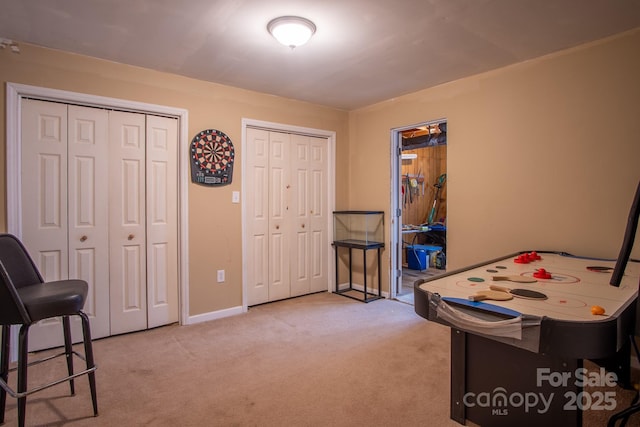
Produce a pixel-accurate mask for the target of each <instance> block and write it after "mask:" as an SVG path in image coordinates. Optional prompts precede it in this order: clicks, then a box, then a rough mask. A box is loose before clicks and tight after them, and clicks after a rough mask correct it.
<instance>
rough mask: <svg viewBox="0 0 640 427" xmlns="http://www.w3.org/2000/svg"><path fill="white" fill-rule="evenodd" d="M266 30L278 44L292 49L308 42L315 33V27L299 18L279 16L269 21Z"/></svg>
mask: <svg viewBox="0 0 640 427" xmlns="http://www.w3.org/2000/svg"><path fill="white" fill-rule="evenodd" d="M267 30H268V31H269V33H271V35H272V36H273V37H275V39H276V40H278V41H279V42H280V43H282V44H283V45H285V46H289V47H290V48H291V49H293V48H295V47H298V46H301V45H303V44H305V43H306V42H308V41H309V39H310V38H311V36H312V35H313V33H315V32H316V26H315V24H314V23H313V22H311V21H309V20H308V19H305V18H301V17H299V16H281V17H279V18H276V19H273V20H271V21H270V22H269V23H268V24H267Z"/></svg>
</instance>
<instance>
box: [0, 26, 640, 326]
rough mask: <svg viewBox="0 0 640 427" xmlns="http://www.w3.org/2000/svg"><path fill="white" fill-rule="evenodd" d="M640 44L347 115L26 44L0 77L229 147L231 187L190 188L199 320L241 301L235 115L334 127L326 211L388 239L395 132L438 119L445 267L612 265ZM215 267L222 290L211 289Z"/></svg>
mask: <svg viewBox="0 0 640 427" xmlns="http://www.w3.org/2000/svg"><path fill="white" fill-rule="evenodd" d="M638 46H640V30H637V31H634V32H631V33H627V34H625V35H623V36H620V37H617V38H613V39H608V40H603V41H601V42H598V43H594V44H590V45H587V46H582V47H580V48H576V49H572V50H569V51H566V52H562V53H559V54H555V55H551V56H547V57H544V58H540V59H537V60H534V61H528V62H525V63H521V64H518V65H515V66H511V67H507V68H504V69H501V70H497V71H494V72H490V73H486V74H482V75H478V76H474V77H471V78H468V79H463V80H459V81H455V82H452V83H449V84H445V85H441V86H438V87H435V88H432V89H428V90H424V91H420V92H416V93H413V94H410V95H407V96H403V97H399V98H396V99H393V100H389V101H387V102H383V103H380V104H377V105H373V106H370V107H367V108H363V109H360V110H357V111H353V112H350V113H345V112H342V111H337V110H332V109H328V108H323V107H319V106H314V105H311V104H306V103H302V102H297V101H292V100H287V99H283V98H278V97H274V96H270V95H265V94H258V93H255V92H251V91H246V90H242V89H236V88H231V87H227V86H222V85H217V84H210V83H205V82H201V81H196V80H192V79H187V78H184V77H180V76H175V75H170V74H165V73H159V72H154V71H150V70H145V69H140V68H136V67H129V66H125V65H121V64H115V63H110V62H105V61H100V60H96V59H92V58H87V57H81V56H77V55H70V54H66V53H61V52H57V51H53V50H47V49H41V48H37V47H33V46H29V45H22V44H21V53H20V54H19V55H15V54H12V53H11V52H9V51H7V50H3V51H0V81H2V82H16V83H23V84H29V85H35V86H42V87H48V88H55V89H63V90H68V91H73V92H81V93H88V94H95V95H101V96H108V97H113V98H122V99H129V100H134V101H140V102H147V103H154V104H163V105H169V106H172V107H179V108H184V109H187V110H188V111H189V135H190V136H193V135H195V134H196V133H197V132H198V131H200V130H202V129H207V128H216V129H220V130H222V131H223V132H225V133H226V134H227V135H229V136H230V137H231V139H232V141H233V142H234V145H235V147H236V150H237V155H238V157H237V159H236V167H235V170H234V182H233V184H232V185H231V186H227V187H220V188H215V189H213V188H204V187H200V186H196V185H193V184H190V185H189V212H190V213H189V230H190V233H189V234H190V235H189V239H190V240H189V242H190V243H189V251H190V267H189V274H190V292H191V293H190V311H191V312H190V314H191V315H196V314H200V313H208V312H213V311H217V310H222V309H225V308H230V307H236V306H238V305H240V304H241V303H242V295H241V292H242V277H241V273H242V266H241V258H242V250H241V233H242V230H241V218H240V214H241V207H240V205H237V204H231V202H230V201H231V192H232V191H234V190H235V191H239V190H240V189H241V173H242V171H241V170H240V167H239V165H240V163H241V156H242V153H241V152H240V150H239V148H240V142H241V119H242V118H251V119H256V120H264V121H272V122H278V123H285V124H290V125H297V126H305V127H312V128H318V129H326V130H331V131H335V132H336V134H337V147H336V148H337V152H336V171H337V176H336V192H337V194H336V208H338V209H372V210H384V211H385V212H386V218H387V228H389V224H390V222H391V221H389V218H390V217H389V207H390V203H391V202H390V194H391V193H390V152H391V148H390V147H391V146H390V130H391V129H392V128H395V127H401V126H406V125H410V124H414V123H419V122H423V121H428V120H434V119H440V118H446V119H447V122H448V153H447V158H448V165H447V184H446V185H447V195H448V207H447V210H448V215H449V216H448V227H449V233H448V237H449V241H448V251H449V254H448V256H449V257H448V261H449V267H450V268H457V267H461V266H464V265H466V264H469V263H472V262H476V261H482V260H486V259H488V258H490V257H494V256H500V255H503V254H506V253H508V252H511V251H516V250H521V249H549V250H562V251H567V252H573V253H575V254H580V255H590V256H602V257H615V256H616V255H617V252H618V249H619V244H620V239H621V237H622V233H623V230H624V227H625V225H626V219H627V213H628V209H629V205H630V203H631V198H632V196H633V192H634V191H635V187H636V185H637V183H638V180H639V179H640V168H639V167H638V165H637V163H638V161H640V140H639V138H640V77H639V76H640V49H638ZM399 78H401V76H400V77H399ZM4 91H5V87H4V84H3V86H2V92H1V96H2V99H4ZM0 114H2V117H4V116H5V111H4V102H3V103H1V104H0ZM4 126H5V122H4V121H2V122H1V126H0V133H1V134H2V135H3V138H2V141H3V146H4V135H5V128H4ZM3 148H4V147H3ZM183 149H188V147H183ZM0 153H1V154H0V156H2V158H1V159H0V165H2V166H0V167H2V168H4V165H5V160H4V149H3V150H0ZM0 180H1V181H0V182H1V188H2V191H3V195H4V196H3V197H1V198H0V203H1V204H2V209H0V216H1V217H0V226H2V227H4V229H6V206H5V204H6V190H5V182H6V180H5V174H4V173H3V174H1V175H0ZM203 230H207V232H206V233H203ZM212 235H214V236H215V237H216V239H217V240H216V241H217V242H219V244H218V245H216V246H213V247H212V246H211V245H210V236H212ZM386 239H387V243H389V240H388V239H389V233H388V232H387V233H386ZM387 248H388V246H387ZM390 253H391V251H389V250H388V249H387V250H385V252H384V254H383V270H384V272H383V288H384V289H388V276H389V275H388V266H389V256H390ZM638 253H640V247H639V248H638V249H636V250H635V251H634V256H636V257H639V255H636V254H638ZM222 268H224V269H225V270H226V271H227V282H226V284H224V285H217V284H214V283H213V282H214V281H215V277H214V276H215V270H217V269H222Z"/></svg>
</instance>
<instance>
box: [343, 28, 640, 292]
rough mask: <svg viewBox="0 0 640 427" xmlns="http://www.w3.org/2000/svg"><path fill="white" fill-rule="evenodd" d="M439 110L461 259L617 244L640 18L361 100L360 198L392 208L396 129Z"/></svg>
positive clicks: (626, 192)
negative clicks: (634, 23)
mask: <svg viewBox="0 0 640 427" xmlns="http://www.w3.org/2000/svg"><path fill="white" fill-rule="evenodd" d="M439 118H446V119H447V123H448V151H447V160H448V164H447V183H446V185H447V195H448V231H449V232H448V243H447V249H448V262H449V267H450V268H459V267H462V266H464V265H468V264H470V263H474V262H479V261H483V260H487V259H490V258H491V257H497V256H501V255H506V254H508V253H510V252H512V251H517V250H530V249H537V250H541V249H546V250H559V251H566V252H570V253H574V254H576V255H587V256H596V257H608V258H615V257H616V256H617V254H618V251H619V248H620V243H621V239H622V235H623V232H624V229H625V226H626V222H627V215H628V211H629V207H630V205H631V201H632V198H633V194H634V191H635V189H636V185H637V184H638V181H639V179H640V29H638V30H636V31H634V32H631V33H627V34H625V35H623V36H620V37H617V38H612V39H608V40H603V41H600V42H597V43H593V44H590V45H585V46H582V47H579V48H575V49H571V50H569V51H565V52H561V53H559V54H554V55H550V56H547V57H544V58H539V59H537V60H533V61H527V62H524V63H521V64H517V65H515V66H511V67H507V68H503V69H500V70H497V71H493V72H489V73H485V74H482V75H477V76H474V77H471V78H467V79H463V80H459V81H455V82H452V83H449V84H444V85H441V86H438V87H435V88H432V89H428V90H424V91H421V92H417V93H413V94H410V95H407V96H403V97H399V98H397V99H393V100H389V101H387V102H383V103H380V104H377V105H373V106H370V107H367V108H363V109H360V110H357V111H353V112H351V113H350V125H349V134H350V137H349V140H350V150H349V153H350V156H351V159H350V160H351V168H350V171H349V174H350V182H351V192H350V195H351V196H350V199H349V202H350V205H349V207H350V208H353V209H383V210H385V211H386V215H387V218H388V214H389V206H390V196H389V194H390V191H389V188H390V174H389V173H388V172H387V171H388V170H389V164H390V150H389V146H390V139H389V130H390V129H392V128H395V127H401V126H406V125H410V124H414V123H419V122H424V121H428V120H433V119H439ZM432 184H433V183H431V185H432ZM633 255H634V256H635V257H640V245H638V244H636V248H635V250H634V253H633ZM389 256H390V251H389V250H386V251H385V259H386V262H384V263H383V264H384V265H388V264H389ZM385 277H388V273H386V274H385ZM386 287H388V284H386Z"/></svg>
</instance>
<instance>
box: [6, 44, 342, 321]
mask: <svg viewBox="0 0 640 427" xmlns="http://www.w3.org/2000/svg"><path fill="white" fill-rule="evenodd" d="M20 50H21V53H20V54H19V55H16V54H13V53H11V52H10V50H9V49H4V50H0V81H1V82H2V92H0V97H1V98H2V100H3V101H2V102H1V103H0V116H1V117H3V118H4V117H5V103H4V99H5V91H6V86H5V83H6V82H13V83H21V84H28V85H34V86H41V87H47V88H53V89H61V90H67V91H72V92H79V93H87V94H92V95H100V96H107V97H111V98H120V99H127V100H132V101H138V102H145V103H152V104H160V105H168V106H171V107H177V108H183V109H186V110H188V111H189V130H188V134H189V138H191V137H193V136H194V135H195V134H196V133H197V132H199V131H200V130H203V129H210V128H214V129H219V130H221V131H223V132H224V133H226V134H227V135H229V137H230V138H231V140H232V141H233V143H234V147H235V149H236V161H235V166H234V176H233V183H232V184H231V185H229V186H225V187H216V188H208V187H202V186H198V185H194V184H190V185H189V259H190V261H189V277H190V288H189V290H190V295H189V306H190V313H189V314H190V315H196V314H201V313H209V312H214V311H218V310H222V309H226V308H230V307H237V306H240V305H242V248H241V240H242V228H241V205H240V204H232V203H231V192H232V191H240V190H241V181H242V180H241V174H242V170H241V168H240V163H241V161H242V152H241V150H240V146H241V137H242V135H241V120H242V118H250V119H254V120H263V121H270V122H276V123H283V124H289V125H295V126H302V127H309V128H316V129H324V130H329V131H334V132H336V169H337V171H338V172H337V178H336V179H337V181H338V182H340V183H341V185H339V186H338V188H337V189H336V192H337V194H336V206H341V205H344V204H346V199H347V197H348V186H346V185H343V184H344V183H345V182H347V176H346V170H347V169H348V168H347V167H346V164H345V161H346V159H347V155H346V153H347V150H348V145H347V142H348V141H347V138H348V132H347V126H348V117H347V113H346V112H343V111H338V110H333V109H329V108H324V107H320V106H317V105H312V104H308V103H303V102H298V101H293V100H288V99H284V98H279V97H275V96H271V95H265V94H259V93H256V92H251V91H247V90H242V89H237V88H232V87H228V86H222V85H218V84H210V83H205V82H202V81H197V80H193V79H188V78H184V77H180V76H176V75H171V74H166V73H160V72H155V71H150V70H145V69H141V68H136V67H130V66H126V65H122V64H117V63H112V62H106V61H100V60H97V59H93V58H88V57H83V56H78V55H72V54H67V53H62V52H59V51H54V50H48V49H42V48H38V47H35V46H30V45H27V44H20ZM0 134H1V135H2V139H1V140H2V148H1V149H0V153H1V154H0V156H2V157H1V159H0V168H2V170H3V171H4V170H5V149H4V148H5V146H6V136H5V134H6V132H5V120H2V122H0ZM188 142H190V141H188ZM182 149H183V150H188V149H189V147H188V146H185V147H182ZM0 188H2V197H0V204H1V209H0V227H1V228H2V230H6V227H7V225H6V177H5V173H4V172H3V173H2V174H0ZM218 269H225V270H226V281H225V283H224V284H218V283H215V282H216V274H215V273H216V270H218Z"/></svg>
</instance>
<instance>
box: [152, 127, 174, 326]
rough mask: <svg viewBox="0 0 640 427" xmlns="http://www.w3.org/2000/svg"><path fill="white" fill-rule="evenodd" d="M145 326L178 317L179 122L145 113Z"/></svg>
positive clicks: (155, 324)
mask: <svg viewBox="0 0 640 427" xmlns="http://www.w3.org/2000/svg"><path fill="white" fill-rule="evenodd" d="M146 133H147V147H146V150H147V156H146V169H147V206H146V209H147V313H148V325H147V326H148V327H149V328H153V327H156V326H160V325H166V324H169V323H173V322H177V321H178V231H177V230H178V229H177V223H178V211H177V209H178V206H177V204H176V203H175V200H176V199H177V192H178V187H177V186H178V182H177V181H178V167H177V163H176V162H175V161H172V159H175V158H177V157H178V123H177V120H176V119H170V118H166V117H157V116H147V129H146Z"/></svg>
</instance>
